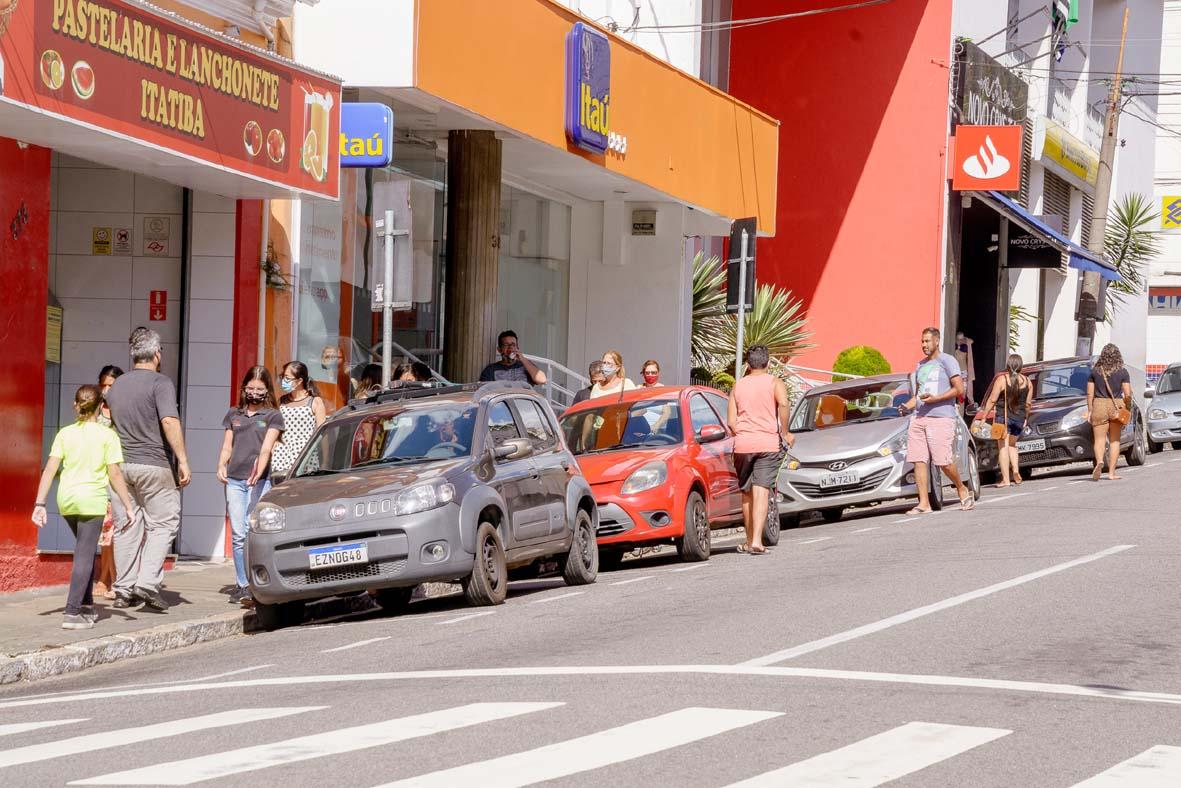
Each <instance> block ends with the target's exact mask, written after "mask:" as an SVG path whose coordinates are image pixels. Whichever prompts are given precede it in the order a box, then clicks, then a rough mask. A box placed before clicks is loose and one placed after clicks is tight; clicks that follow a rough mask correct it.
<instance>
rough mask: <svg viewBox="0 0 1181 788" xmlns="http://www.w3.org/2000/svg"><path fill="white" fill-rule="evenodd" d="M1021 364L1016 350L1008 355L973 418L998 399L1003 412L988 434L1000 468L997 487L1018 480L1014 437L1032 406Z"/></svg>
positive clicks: (1019, 479)
mask: <svg viewBox="0 0 1181 788" xmlns="http://www.w3.org/2000/svg"><path fill="white" fill-rule="evenodd" d="M1023 366H1025V362H1024V361H1022V359H1021V356H1019V355H1017V354H1016V353H1011V354H1009V358H1008V360H1007V361H1006V362H1005V369H1006V370H1007V372H1006V373H1002V374H1000V375H997V376H996V379H995V380H993V382H992V390H991V391H990V392H989V394H988V401H987V402H985V404H984V407H983V408H981V409H980V410H978V411H977V412H976V420H978V421H979V420H981V419H984V418H985V415H986V414H987V413H988V412H989V411H991V410H992V409H993V407H994V406H996V405H997V403H998V401H999V402H1001V408H1002V409H1003V412H1004V414H1005V417H1004V420H1003V421H1002V420H998V419H996V418H995V417H994V418H993V424H992V429H991V430H990V437H992V439H993V440H995V441H996V455H997V464H998V465H999V466H1000V470H1001V480H1000V481H999V482H997V485H996V486H997V487H1008V486H1009V484H1010V483H1016V484H1021V481H1022V479H1021V471H1020V462H1021V459H1020V455H1019V454H1018V453H1017V438H1018V437H1019V436H1020V435H1021V433H1022V432H1024V431H1025V425H1026V424H1027V423H1028V422H1029V409H1030V407H1031V406H1032V405H1033V386H1031V385H1030V384H1029V378H1027V377H1025V376H1024V375H1022V374H1021V368H1022V367H1023ZM1010 471H1011V472H1012V482H1010Z"/></svg>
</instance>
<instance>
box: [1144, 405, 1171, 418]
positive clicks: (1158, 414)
mask: <svg viewBox="0 0 1181 788" xmlns="http://www.w3.org/2000/svg"><path fill="white" fill-rule="evenodd" d="M1168 415H1169V414H1168V413H1165V412H1164V411H1163V410H1161V409H1160V408H1153V409H1152V410H1150V411H1148V418H1150V419H1163V418H1166V417H1167V416H1168Z"/></svg>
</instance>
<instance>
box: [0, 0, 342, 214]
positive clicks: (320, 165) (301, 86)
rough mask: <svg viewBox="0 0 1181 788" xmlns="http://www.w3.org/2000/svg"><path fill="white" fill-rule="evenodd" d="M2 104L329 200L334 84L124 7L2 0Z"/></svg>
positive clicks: (93, 0)
mask: <svg viewBox="0 0 1181 788" xmlns="http://www.w3.org/2000/svg"><path fill="white" fill-rule="evenodd" d="M0 61H2V63H0V100H5V101H12V102H17V103H20V104H23V105H26V106H28V107H31V108H33V109H36V110H40V111H42V112H46V113H51V114H53V115H58V116H61V117H64V118H67V119H70V120H73V121H79V122H82V123H87V124H90V125H92V126H95V127H98V128H99V129H102V130H105V131H107V132H113V133H116V134H120V135H124V136H127V137H131V138H133V139H135V140H138V141H140V142H144V143H147V144H150V145H153V146H157V147H159V148H164V149H166V150H169V151H175V152H177V153H180V154H183V155H185V156H189V157H193V158H197V159H201V160H204V161H207V162H210V163H212V164H215V165H218V166H220V167H224V168H227V169H230V170H235V171H238V172H241V173H245V174H248V175H251V176H254V177H257V178H261V179H264V180H268V181H272V182H275V183H278V184H282V185H283V186H287V187H291V188H294V189H299V190H303V191H307V192H311V193H314V194H320V195H326V196H329V197H336V196H337V193H338V191H339V179H340V171H339V150H338V147H337V146H336V145H332V144H329V143H330V141H334V140H336V139H337V138H338V136H339V134H340V104H341V99H340V85H339V83H337V82H335V81H333V80H331V79H329V78H326V77H322V76H319V75H317V74H314V73H311V72H308V71H306V70H303V69H300V68H299V67H298V66H295V65H294V64H289V63H286V62H284V61H280V60H278V59H274V58H270V57H267V56H265V55H263V54H261V53H259V52H257V51H256V50H253V49H251V48H249V47H245V46H240V45H237V44H236V43H235V42H233V41H230V40H228V39H224V38H220V37H218V36H215V35H212V34H210V33H208V32H205V31H203V30H202V29H200V28H197V27H195V26H189V25H187V24H184V23H183V22H182V21H180V20H179V19H178V18H176V17H166V16H162V15H160V14H159V13H154V12H153V11H151V10H148V9H146V8H143V7H140V6H138V5H134V4H132V3H128V2H124V1H123V0H0Z"/></svg>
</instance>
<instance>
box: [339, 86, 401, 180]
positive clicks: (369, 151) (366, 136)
mask: <svg viewBox="0 0 1181 788" xmlns="http://www.w3.org/2000/svg"><path fill="white" fill-rule="evenodd" d="M393 160H394V111H393V110H392V109H390V108H389V107H387V106H386V105H385V104H372V103H362V102H347V101H346V102H345V103H344V104H341V105H340V166H341V167H388V166H389V164H390V162H391V161H393Z"/></svg>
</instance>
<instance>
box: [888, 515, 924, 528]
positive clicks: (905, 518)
mask: <svg viewBox="0 0 1181 788" xmlns="http://www.w3.org/2000/svg"><path fill="white" fill-rule="evenodd" d="M927 514H930V512H927ZM922 516H923V515H921V514H916V515H915V516H914V517H903V518H902V519H901V520H895V521H894V522H892V523H890V525H897V524H898V523H909V522H910V521H911V520H918V519H921V518H922Z"/></svg>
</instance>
